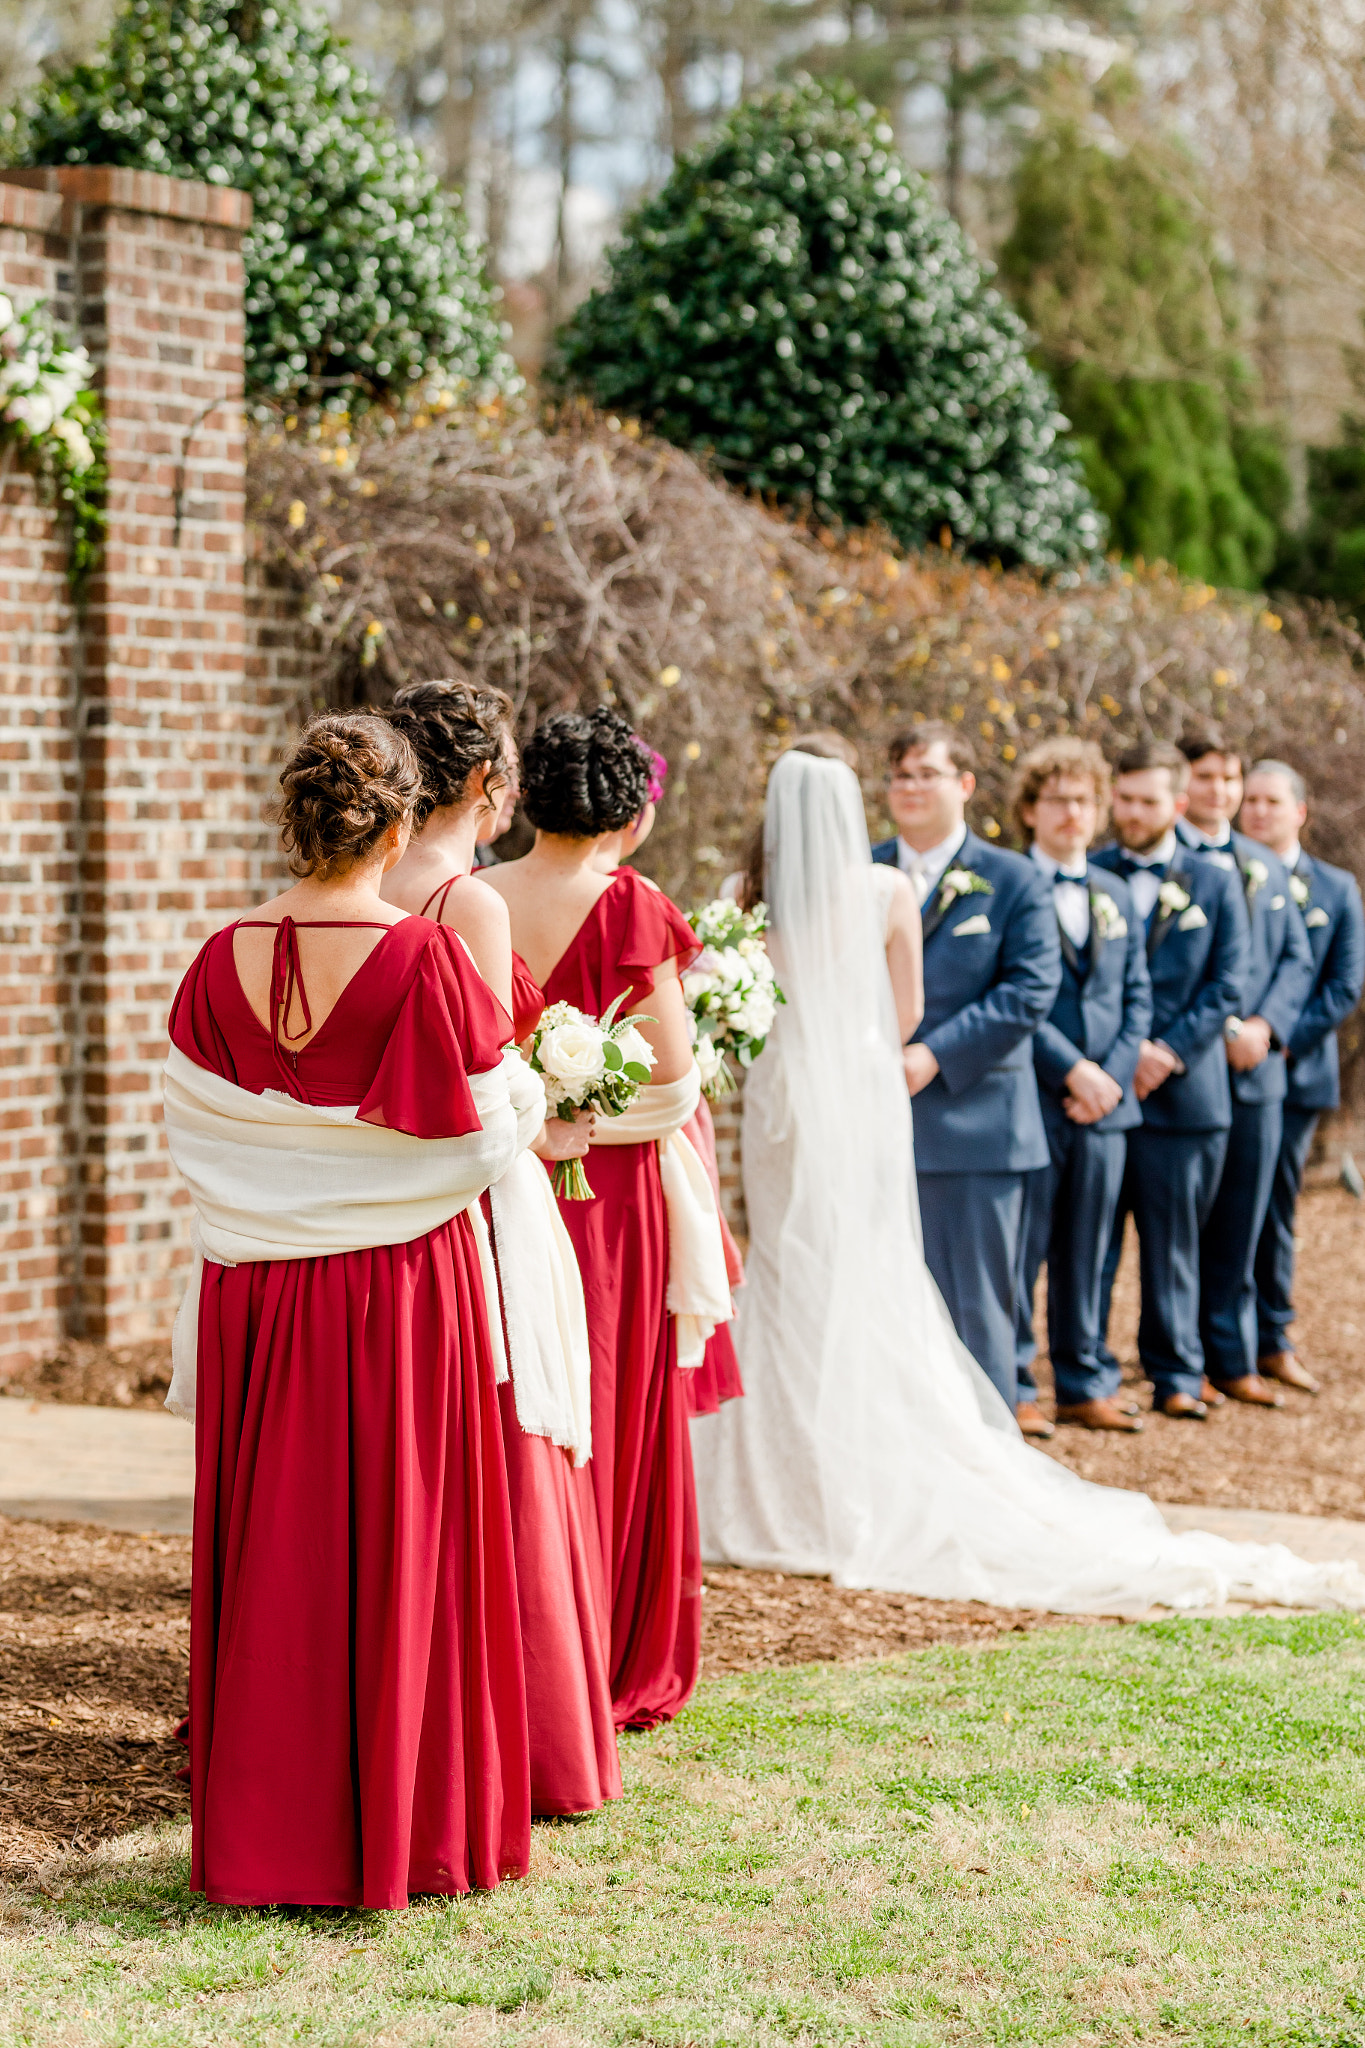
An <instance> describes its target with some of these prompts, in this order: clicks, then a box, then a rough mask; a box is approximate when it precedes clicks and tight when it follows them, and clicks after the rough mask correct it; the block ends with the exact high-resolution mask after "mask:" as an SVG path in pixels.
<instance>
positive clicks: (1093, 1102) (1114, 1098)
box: [1062, 1060, 1123, 1124]
mask: <svg viewBox="0 0 1365 2048" xmlns="http://www.w3.org/2000/svg"><path fill="white" fill-rule="evenodd" d="M1122 1100H1123V1090H1122V1089H1121V1088H1120V1086H1119V1084H1118V1082H1117V1081H1116V1080H1115V1079H1114V1077H1113V1075H1112V1074H1106V1073H1105V1071H1104V1068H1103V1067H1101V1066H1099V1065H1097V1063H1096V1062H1095V1061H1094V1060H1077V1062H1076V1064H1075V1066H1074V1067H1073V1068H1072V1069H1071V1071H1070V1073H1069V1074H1068V1075H1067V1077H1066V1100H1065V1101H1064V1103H1063V1105H1062V1107H1063V1108H1064V1109H1065V1111H1066V1113H1067V1115H1068V1116H1069V1117H1070V1119H1071V1121H1072V1123H1073V1124H1097V1123H1099V1122H1100V1120H1101V1118H1103V1117H1106V1116H1108V1115H1109V1112H1110V1111H1111V1110H1114V1109H1117V1108H1118V1106H1119V1104H1120V1103H1121V1102H1122Z"/></svg>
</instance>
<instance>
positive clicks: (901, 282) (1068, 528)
mask: <svg viewBox="0 0 1365 2048" xmlns="http://www.w3.org/2000/svg"><path fill="white" fill-rule="evenodd" d="M891 141H892V136H891V130H890V128H889V127H888V126H887V125H886V123H885V122H884V121H882V120H881V119H880V118H879V117H878V116H877V114H876V112H875V110H874V109H873V108H872V107H871V106H869V105H867V104H866V102H863V101H860V100H859V99H858V98H857V96H856V95H855V93H854V92H853V90H852V89H851V88H850V87H847V86H839V85H834V86H824V85H817V84H815V83H813V82H811V81H810V80H799V81H798V82H797V83H796V84H794V85H792V86H790V87H787V88H784V89H782V90H780V91H777V92H774V93H772V94H770V95H768V96H766V97H764V98H760V99H757V100H754V101H751V102H750V103H748V104H747V105H745V106H743V107H741V108H740V109H739V110H738V111H737V112H736V113H735V114H734V115H732V116H731V118H730V119H729V120H728V121H726V122H725V123H724V124H723V125H722V126H721V127H720V128H719V129H718V130H717V131H716V133H715V134H714V135H713V136H712V137H711V138H710V140H709V141H707V142H706V143H705V144H703V145H702V147H701V148H699V149H698V150H696V151H695V152H694V153H693V154H692V155H690V156H687V157H684V158H682V159H681V161H680V162H679V163H678V164H677V166H676V168H675V169H674V171H673V174H672V176H671V177H670V178H669V180H668V182H667V183H666V184H665V185H664V187H663V189H662V190H661V191H660V192H659V193H658V194H657V195H656V196H655V197H653V198H652V199H649V200H647V201H646V202H645V204H644V205H643V206H641V207H640V208H639V209H638V211H637V212H636V213H635V214H634V215H633V216H632V217H631V219H630V220H629V221H628V223H627V225H626V230H625V235H624V239H623V241H622V242H621V244H620V245H619V246H618V248H617V249H616V251H615V253H614V255H613V256H612V258H611V268H610V276H609V278H608V281H607V282H606V283H605V284H604V285H603V286H602V287H601V288H600V289H599V290H597V291H595V292H593V293H592V294H591V296H590V297H589V298H588V299H586V300H585V301H584V303H583V304H582V305H581V306H580V307H579V309H578V311H577V312H576V313H575V314H574V315H573V317H572V318H571V319H570V321H569V322H568V324H567V326H566V327H565V328H564V329H563V330H562V331H561V334H560V337H559V349H558V355H557V359H556V360H555V362H554V363H553V365H552V369H551V375H552V378H553V380H554V381H555V382H556V383H557V385H558V386H559V387H560V388H561V389H563V390H567V391H575V390H576V391H581V392H584V393H586V394H588V395H589V396H590V397H592V398H593V399H594V400H595V401H596V402H597V403H598V404H599V405H601V406H603V407H604V408H607V409H609V410H610V411H611V412H613V413H626V414H630V415H633V416H635V417H638V418H640V419H642V420H644V421H646V422H648V424H650V425H651V426H652V427H653V428H654V429H655V430H656V431H657V432H658V433H660V434H662V435H664V436H665V437H666V438H667V439H668V440H670V441H674V442H676V443H677V444H678V445H679V446H681V447H684V448H691V449H697V450H707V451H710V453H711V455H712V456H713V458H714V460H715V462H716V463H717V465H718V467H719V468H720V470H721V471H722V473H723V474H724V475H725V476H727V477H728V478H730V479H731V480H732V481H734V482H736V483H740V484H743V485H747V486H748V487H750V488H751V489H754V490H758V491H761V492H763V493H764V494H765V495H768V496H771V497H772V498H774V499H777V500H779V501H785V502H787V503H792V504H796V505H810V506H811V507H813V509H814V510H815V512H816V513H817V514H819V515H821V516H823V517H826V518H833V519H835V520H837V521H840V522H842V523H843V524H845V525H848V526H866V525H871V524H874V523H880V524H882V525H884V526H886V527H888V528H889V529H890V531H891V532H892V533H893V534H895V535H896V536H897V538H898V539H900V540H901V541H903V542H904V543H905V544H906V545H907V546H912V547H914V546H919V545H922V544H924V543H925V542H927V541H933V540H937V539H938V538H939V536H940V532H941V529H943V528H945V527H947V528H949V529H951V532H952V535H953V537H954V539H955V541H957V542H960V543H961V544H963V545H964V546H965V547H966V548H967V549H968V550H969V551H971V552H972V553H975V554H978V555H986V556H990V555H998V556H999V557H1000V558H1001V560H1002V561H1005V562H1024V563H1028V564H1032V565H1034V566H1036V567H1039V568H1045V569H1053V568H1057V567H1059V566H1061V565H1064V564H1066V563H1070V562H1075V561H1078V560H1080V559H1082V558H1085V557H1087V556H1090V555H1093V554H1094V553H1095V552H1096V550H1097V549H1098V548H1099V547H1100V546H1101V545H1102V543H1103V538H1104V522H1103V520H1102V518H1101V516H1100V515H1099V513H1098V512H1097V511H1096V509H1095V507H1094V504H1093V503H1092V501H1091V498H1090V495H1089V493H1088V491H1087V489H1086V487H1085V484H1084V482H1083V481H1082V478H1081V473H1080V467H1079V463H1078V461H1077V458H1076V456H1075V454H1074V452H1073V451H1072V450H1071V448H1070V447H1069V446H1068V445H1067V443H1066V442H1065V441H1064V440H1063V439H1062V438H1061V437H1062V435H1063V432H1064V430H1065V426H1066V421H1065V420H1064V419H1063V418H1062V416H1061V415H1060V413H1059V412H1058V410H1057V401H1056V398H1055V396H1054V394H1053V391H1052V388H1051V386H1050V385H1049V383H1048V381H1047V379H1046V377H1045V376H1043V375H1042V374H1041V373H1040V372H1039V371H1037V370H1035V369H1034V368H1033V367H1032V366H1031V365H1030V363H1029V361H1028V357H1027V355H1026V353H1025V350H1026V344H1027V339H1028V337H1027V333H1026V330H1025V328H1024V326H1023V323H1022V322H1021V321H1020V319H1019V318H1018V316H1017V314H1015V313H1014V312H1013V311H1012V310H1011V309H1010V308H1009V306H1008V305H1006V303H1005V301H1004V300H1003V299H1002V297H1001V296H1000V294H999V292H997V291H996V290H995V289H994V288H993V287H992V285H991V284H990V282H989V280H988V277H987V274H986V272H985V271H984V270H983V267H982V265H981V264H980V262H979V261H978V260H977V258H976V257H975V256H974V255H973V254H972V251H971V249H970V247H969V246H968V244H967V242H966V240H965V239H964V237H963V235H962V233H961V230H960V229H959V228H958V226H957V224H956V223H955V222H954V221H953V220H952V219H951V218H950V217H949V216H948V215H947V214H946V213H945V212H944V211H943V209H942V208H941V207H940V206H939V205H938V204H937V202H936V201H935V199H934V197H933V194H932V192H931V190H930V188H929V186H928V184H927V183H926V182H925V180H924V179H923V178H921V177H919V176H917V175H916V173H914V172H913V171H911V170H909V169H908V168H907V166H906V165H905V164H904V162H903V161H902V160H901V159H900V157H899V156H897V154H896V152H895V150H894V149H893V148H892V147H891Z"/></svg>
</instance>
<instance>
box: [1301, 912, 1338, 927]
mask: <svg viewBox="0 0 1365 2048" xmlns="http://www.w3.org/2000/svg"><path fill="white" fill-rule="evenodd" d="M1331 921H1332V920H1331V919H1330V918H1329V917H1328V915H1327V912H1326V911H1325V910H1323V909H1322V908H1321V907H1319V908H1318V909H1316V910H1310V911H1309V913H1308V915H1307V917H1306V918H1305V919H1304V923H1305V924H1306V925H1307V926H1308V929H1309V931H1310V932H1316V931H1321V930H1322V927H1323V926H1324V925H1325V924H1330V923H1331Z"/></svg>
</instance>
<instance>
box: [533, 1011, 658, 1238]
mask: <svg viewBox="0 0 1365 2048" xmlns="http://www.w3.org/2000/svg"><path fill="white" fill-rule="evenodd" d="M624 1000H625V997H624V993H623V994H622V995H619V996H618V997H617V998H616V1001H615V1002H614V1003H613V1004H612V1005H611V1008H610V1009H609V1010H608V1011H607V1013H606V1015H605V1016H604V1017H600V1018H599V1017H588V1016H585V1015H584V1013H583V1011H582V1010H576V1009H575V1008H574V1006H573V1004H572V1003H551V1004H550V1006H549V1008H548V1009H547V1010H545V1011H544V1012H543V1014H542V1016H541V1019H540V1022H539V1024H538V1025H537V1026H536V1029H535V1032H534V1034H533V1036H532V1039H531V1066H532V1068H533V1069H534V1071H535V1072H536V1073H537V1074H539V1075H540V1076H541V1078H542V1080H543V1081H544V1083H545V1103H546V1108H547V1109H548V1110H550V1111H552V1112H553V1113H554V1115H555V1116H557V1117H560V1118H562V1119H563V1121H564V1122H565V1123H570V1124H571V1123H572V1122H573V1120H574V1117H575V1116H576V1115H577V1113H578V1111H579V1110H580V1109H591V1110H595V1111H596V1112H597V1114H598V1116H620V1114H621V1112H622V1110H623V1109H629V1107H630V1105H631V1103H632V1102H633V1101H634V1100H635V1098H636V1096H637V1095H638V1094H639V1092H640V1090H641V1089H642V1088H643V1087H644V1085H645V1083H646V1082H647V1081H648V1079H649V1070H650V1068H651V1067H652V1066H653V1065H654V1062H655V1059H656V1058H657V1054H656V1053H655V1051H654V1048H653V1046H652V1045H651V1044H650V1042H649V1040H648V1039H647V1038H646V1037H645V1035H644V1033H643V1032H642V1031H639V1030H637V1029H636V1026H635V1022H634V1019H633V1018H630V1017H622V1018H621V1019H620V1020H619V1022H618V1021H616V1012H617V1010H618V1009H619V1008H620V1006H621V1003H622V1002H623V1001H624ZM550 1184H551V1186H552V1187H553V1188H554V1191H555V1193H556V1194H557V1195H564V1196H565V1197H566V1198H567V1199H568V1200H569V1201H571V1202H588V1201H591V1200H592V1189H591V1188H590V1187H589V1186H588V1177H587V1175H586V1174H585V1173H584V1171H583V1162H582V1160H581V1159H557V1160H556V1161H555V1163H554V1168H553V1170H552V1172H551V1175H550Z"/></svg>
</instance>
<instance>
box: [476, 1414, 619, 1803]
mask: <svg viewBox="0 0 1365 2048" xmlns="http://www.w3.org/2000/svg"><path fill="white" fill-rule="evenodd" d="M498 1397H499V1402H500V1405H501V1408H502V1440H503V1449H504V1452H505V1454H506V1458H507V1490H508V1493H509V1495H510V1497H511V1503H512V1542H513V1547H514V1549H515V1552H516V1560H517V1594H518V1601H519V1612H520V1616H521V1645H522V1655H523V1658H524V1660H525V1667H526V1720H527V1727H528V1730H529V1733H530V1743H531V1811H532V1812H533V1813H538V1814H552V1813H592V1812H595V1811H596V1809H597V1808H598V1807H599V1806H601V1805H602V1804H603V1802H604V1801H605V1800H608V1799H619V1798H620V1796H621V1765H620V1761H619V1759H618V1757H617V1754H616V1724H615V1721H614V1719H613V1715H612V1706H611V1677H610V1671H609V1667H608V1652H607V1645H608V1643H609V1642H610V1639H611V1617H610V1615H609V1613H608V1610H607V1599H606V1583H605V1575H604V1571H603V1564H602V1544H601V1538H600V1537H599V1535H598V1531H597V1502H596V1499H595V1497H594V1494H593V1484H592V1467H591V1463H590V1464H588V1465H582V1466H578V1467H575V1465H574V1462H573V1458H572V1456H571V1455H570V1453H569V1452H567V1451H563V1450H561V1449H560V1447H559V1445H558V1444H553V1443H551V1442H550V1439H549V1438H548V1437H544V1436H528V1435H527V1434H526V1432H525V1431H524V1430H523V1429H522V1427H521V1424H520V1423H519V1422H518V1421H517V1406H516V1395H515V1393H514V1391H513V1388H512V1384H511V1382H510V1381H507V1382H505V1383H504V1384H503V1385H502V1386H501V1387H499V1389H498Z"/></svg>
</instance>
